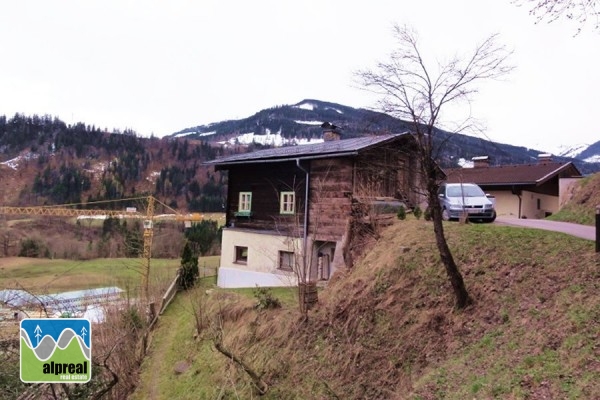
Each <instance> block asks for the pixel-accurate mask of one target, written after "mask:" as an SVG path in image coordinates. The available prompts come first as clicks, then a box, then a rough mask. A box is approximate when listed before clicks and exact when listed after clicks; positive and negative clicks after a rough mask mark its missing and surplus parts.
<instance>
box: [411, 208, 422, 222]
mask: <svg viewBox="0 0 600 400" xmlns="http://www.w3.org/2000/svg"><path fill="white" fill-rule="evenodd" d="M413 214H414V216H415V218H416V219H421V215H423V211H421V207H419V206H415V208H414V209H413Z"/></svg>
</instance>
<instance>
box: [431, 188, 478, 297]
mask: <svg viewBox="0 0 600 400" xmlns="http://www.w3.org/2000/svg"><path fill="white" fill-rule="evenodd" d="M429 204H430V207H431V212H432V217H433V231H434V233H435V243H436V245H437V248H438V252H439V253H440V258H441V260H442V264H444V267H445V268H446V274H447V275H448V279H450V284H451V285H452V290H453V291H454V297H455V307H456V308H457V309H462V308H465V307H466V306H468V305H469V304H471V302H472V301H471V298H470V297H469V293H468V292H467V288H466V287H465V282H464V280H463V277H462V275H461V273H460V271H459V270H458V266H457V265H456V262H455V261H454V257H453V256H452V252H451V251H450V248H449V247H448V242H446V236H445V235H444V225H443V223H442V210H441V209H440V205H439V200H438V198H437V193H434V194H433V195H432V194H431V193H429Z"/></svg>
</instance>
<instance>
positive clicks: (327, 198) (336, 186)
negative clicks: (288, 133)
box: [210, 124, 423, 287]
mask: <svg viewBox="0 0 600 400" xmlns="http://www.w3.org/2000/svg"><path fill="white" fill-rule="evenodd" d="M323 129H324V133H323V139H324V141H323V142H322V143H315V144H307V145H300V146H290V147H282V148H276V149H267V150H261V151H256V152H253V153H245V154H237V155H233V156H229V157H225V158H221V159H217V160H214V161H211V162H210V164H212V165H214V167H215V169H216V170H226V171H228V193H227V205H226V226H225V228H224V229H223V236H222V246H221V247H222V249H221V264H220V268H219V275H218V285H219V286H220V287H254V286H255V285H259V286H289V285H295V284H297V283H298V278H300V281H301V282H307V281H318V280H328V279H329V278H330V277H331V276H332V275H333V274H334V273H335V271H336V270H338V269H340V268H344V267H345V266H347V265H351V257H352V251H351V249H352V245H353V243H355V242H356V240H357V238H356V234H355V232H356V229H355V228H356V227H357V226H359V225H360V224H361V223H363V222H364V220H365V218H367V219H368V218H369V214H370V213H369V210H370V209H373V208H374V207H377V206H379V207H386V206H390V205H394V204H396V205H398V204H401V203H403V204H404V205H405V206H406V207H411V206H413V205H415V204H418V203H422V200H423V199H422V198H421V197H420V195H418V194H417V191H415V188H416V187H420V185H421V179H420V177H419V175H418V174H417V173H416V171H417V170H418V158H417V157H416V155H415V149H416V142H415V140H414V137H413V136H412V135H410V134H408V133H402V134H387V135H380V136H368V137H359V138H351V139H345V140H342V139H341V133H340V132H339V129H337V127H335V126H333V125H327V124H323ZM371 214H373V213H371ZM371 216H372V215H371Z"/></svg>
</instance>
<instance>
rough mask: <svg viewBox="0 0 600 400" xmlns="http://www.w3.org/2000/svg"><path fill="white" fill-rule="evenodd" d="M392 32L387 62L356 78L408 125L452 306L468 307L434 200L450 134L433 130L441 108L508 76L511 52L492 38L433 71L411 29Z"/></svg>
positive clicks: (440, 213) (465, 98) (435, 200)
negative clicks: (483, 84)
mask: <svg viewBox="0 0 600 400" xmlns="http://www.w3.org/2000/svg"><path fill="white" fill-rule="evenodd" d="M394 34H395V37H396V39H397V47H396V49H395V50H394V51H393V52H392V53H391V54H390V58H389V60H387V61H385V62H380V63H378V64H377V66H376V67H375V68H374V69H373V70H362V71H358V72H357V74H356V75H357V78H358V80H359V82H360V84H361V85H362V87H364V88H365V89H366V90H369V91H371V92H374V93H376V94H378V95H380V101H379V106H380V108H381V110H382V111H384V112H386V113H388V114H391V115H393V116H395V117H398V118H401V119H404V120H407V121H410V123H411V130H412V131H413V134H414V137H415V139H416V140H417V143H418V150H417V151H418V155H419V159H420V160H419V161H420V172H421V174H422V178H423V179H424V187H425V195H426V197H427V201H428V203H429V207H430V210H431V215H432V219H433V226H434V232H435V239H436V244H437V248H438V251H439V254H440V258H441V260H442V263H443V264H444V267H445V269H446V273H447V275H448V278H449V280H450V283H451V285H452V289H453V291H454V296H455V306H456V307H457V308H459V309H460V308H464V307H466V306H467V305H468V304H470V303H471V299H470V297H469V294H468V292H467V289H466V287H465V284H464V281H463V277H462V275H461V273H460V271H459V269H458V266H457V265H456V262H455V260H454V257H453V256H452V253H451V251H450V248H449V247H448V243H447V241H446V237H445V234H444V225H443V224H442V210H441V207H440V203H439V199H438V189H439V187H440V183H441V180H442V174H441V173H440V169H439V167H438V164H437V163H436V159H437V158H438V156H439V155H440V151H441V150H442V149H443V148H444V146H445V145H446V143H447V141H448V140H449V139H451V137H452V135H448V134H445V133H444V132H443V131H440V130H439V129H438V128H437V126H438V125H439V123H440V113H441V112H442V110H445V109H446V108H447V107H448V106H449V105H452V104H456V103H460V102H465V101H466V102H469V101H470V100H471V97H472V95H474V94H475V93H477V87H476V84H477V83H479V82H480V81H483V80H488V79H494V78H498V77H501V76H503V75H505V74H507V73H508V72H510V71H511V70H512V67H511V66H510V65H509V64H508V62H507V59H508V57H509V56H510V54H511V52H510V51H508V50H507V49H506V48H505V47H504V46H501V45H499V44H497V42H496V41H497V35H492V36H490V37H488V38H487V39H485V40H484V41H483V42H482V43H481V44H479V45H477V46H476V47H475V49H474V51H473V52H472V53H471V54H470V55H469V56H467V57H463V58H461V57H459V56H455V57H453V58H451V59H450V60H449V61H448V62H446V63H445V64H438V65H436V66H435V68H432V67H431V66H430V65H429V64H427V63H426V61H425V60H424V57H422V53H421V50H420V47H419V43H418V38H417V34H416V32H415V31H414V30H412V29H410V28H408V27H401V26H398V25H396V26H394ZM468 120H469V118H467V121H468ZM464 125H465V124H463V126H464Z"/></svg>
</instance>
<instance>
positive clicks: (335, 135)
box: [321, 122, 342, 142]
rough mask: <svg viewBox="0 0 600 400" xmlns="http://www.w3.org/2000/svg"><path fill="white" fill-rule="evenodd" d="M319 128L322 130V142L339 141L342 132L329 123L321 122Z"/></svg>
mask: <svg viewBox="0 0 600 400" xmlns="http://www.w3.org/2000/svg"><path fill="white" fill-rule="evenodd" d="M321 128H322V129H323V140H324V141H326V142H331V141H334V140H340V139H341V138H342V132H341V129H340V128H339V127H338V126H335V125H333V124H330V123H329V122H323V124H322V125H321Z"/></svg>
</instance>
